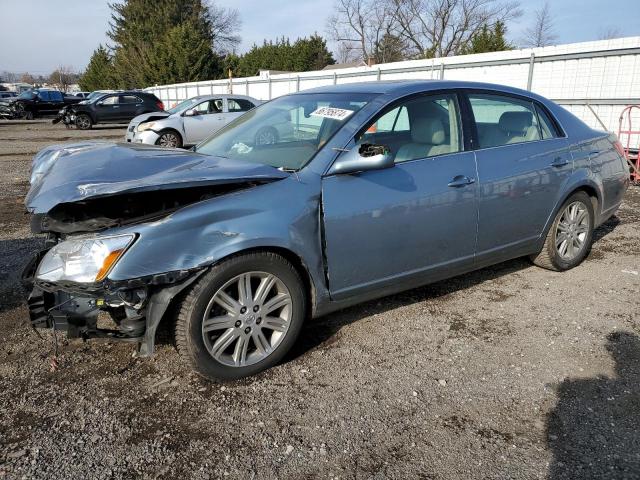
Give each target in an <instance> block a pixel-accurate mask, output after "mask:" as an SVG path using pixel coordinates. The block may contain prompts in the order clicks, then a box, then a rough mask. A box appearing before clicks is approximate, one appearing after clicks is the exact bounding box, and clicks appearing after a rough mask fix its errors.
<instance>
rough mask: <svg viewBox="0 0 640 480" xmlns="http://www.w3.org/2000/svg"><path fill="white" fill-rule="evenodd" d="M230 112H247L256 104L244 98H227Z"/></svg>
mask: <svg viewBox="0 0 640 480" xmlns="http://www.w3.org/2000/svg"><path fill="white" fill-rule="evenodd" d="M227 103H228V106H229V111H230V112H246V111H247V110H251V109H252V108H253V107H255V105H254V104H253V103H251V102H250V101H249V100H245V99H244V98H230V99H228V100H227Z"/></svg>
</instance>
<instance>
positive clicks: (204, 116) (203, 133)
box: [183, 98, 224, 145]
mask: <svg viewBox="0 0 640 480" xmlns="http://www.w3.org/2000/svg"><path fill="white" fill-rule="evenodd" d="M193 110H195V113H196V114H195V115H193V116H184V117H183V118H184V133H185V139H186V141H185V142H184V143H185V144H187V145H195V144H197V143H200V142H201V141H202V140H204V139H205V138H207V137H208V136H209V135H211V134H212V133H213V132H215V131H216V130H219V129H220V128H222V127H223V126H224V113H223V102H222V99H221V98H218V99H214V100H206V101H204V102H201V103H199V104H198V105H196V106H195V107H193Z"/></svg>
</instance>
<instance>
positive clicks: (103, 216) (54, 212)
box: [23, 143, 287, 356]
mask: <svg viewBox="0 0 640 480" xmlns="http://www.w3.org/2000/svg"><path fill="white" fill-rule="evenodd" d="M286 176H287V174H286V173H284V172H281V171H279V170H277V169H273V168H271V167H266V166H259V165H254V164H248V165H245V164H242V163H239V162H227V161H225V159H218V158H216V157H207V156H204V155H198V154H195V153H193V152H181V151H167V150H162V149H156V148H145V147H142V148H140V147H132V146H128V145H114V144H105V143H97V144H92V145H89V144H82V145H75V146H74V145H72V146H64V147H60V148H55V147H54V148H50V149H48V150H46V151H43V152H41V153H39V154H38V155H37V156H36V158H35V159H34V163H33V168H32V176H31V189H30V191H29V194H28V195H27V200H26V204H27V208H28V210H29V211H30V212H31V213H32V214H33V216H32V221H31V228H32V231H33V232H34V233H36V234H46V235H47V239H46V241H45V249H44V250H43V251H41V252H39V253H38V254H37V255H35V256H34V258H33V259H32V260H31V261H30V262H29V264H28V265H27V266H26V268H25V270H24V272H23V283H24V285H25V287H26V288H27V289H28V290H29V291H30V294H29V298H28V306H29V314H30V319H31V323H32V325H33V326H34V327H36V328H55V329H56V330H61V331H65V332H67V334H68V336H69V337H71V338H83V339H90V338H109V339H112V340H120V341H128V342H138V343H139V344H140V347H139V353H140V355H142V356H146V355H150V354H152V353H153V349H154V343H155V334H156V329H157V327H158V325H159V323H160V321H161V319H162V317H163V316H164V314H165V313H166V312H167V309H168V307H169V305H170V304H171V302H172V300H173V299H174V298H175V297H176V296H177V295H178V294H179V293H180V292H182V291H183V290H184V289H185V288H187V287H188V286H189V285H191V284H192V283H193V282H194V281H196V280H197V279H198V278H199V277H200V276H201V275H202V274H204V273H205V272H206V271H207V269H208V268H209V266H210V265H211V263H212V261H213V258H212V257H205V256H204V255H199V256H196V255H191V254H190V249H189V246H188V245H185V244H184V242H180V241H177V242H176V243H175V244H172V242H169V246H168V247H167V246H165V247H163V250H162V252H163V255H164V258H162V259H160V258H158V256H157V255H155V254H153V255H152V257H153V258H154V259H156V260H157V261H155V262H154V261H148V260H145V261H144V262H142V261H141V260H140V258H141V256H143V255H144V254H145V253H146V252H145V251H147V252H148V251H152V250H153V248H152V247H154V246H157V245H158V243H161V242H166V241H167V237H169V236H171V235H172V233H167V229H166V224H167V223H168V221H169V220H170V217H171V216H172V215H174V214H176V213H177V212H180V211H181V210H182V209H184V208H185V207H189V206H193V205H197V204H201V203H202V202H206V201H208V200H211V199H214V198H217V197H221V196H225V195H228V194H230V193H233V192H238V191H241V190H246V189H251V188H253V187H256V186H258V185H262V184H265V183H269V182H273V181H276V180H280V179H283V178H285V177H286ZM159 227H162V228H159ZM175 228H176V229H178V230H180V229H181V228H186V227H184V226H180V225H179V222H177V224H176V226H175ZM158 231H159V232H161V233H157V232H158ZM154 235H158V236H154ZM172 247H173V248H172ZM141 252H142V253H141ZM172 255H173V256H175V257H177V258H178V260H175V259H170V258H169V257H171V256H172ZM141 265H142V266H141ZM116 267H120V272H122V271H128V272H129V273H123V274H121V275H117V274H114V269H115V268H116ZM127 267H130V268H127ZM143 267H144V268H143ZM131 272H136V273H131ZM101 312H102V313H103V314H108V317H110V320H111V322H110V323H111V326H105V324H108V323H109V322H108V321H106V319H104V316H105V315H102V316H101V315H100V314H101Z"/></svg>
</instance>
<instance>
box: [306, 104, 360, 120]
mask: <svg viewBox="0 0 640 480" xmlns="http://www.w3.org/2000/svg"><path fill="white" fill-rule="evenodd" d="M352 113H353V110H346V109H344V108H334V107H320V108H318V109H316V110H315V111H313V112H311V116H312V117H323V118H332V119H334V120H344V119H345V118H349V115H351V114H352Z"/></svg>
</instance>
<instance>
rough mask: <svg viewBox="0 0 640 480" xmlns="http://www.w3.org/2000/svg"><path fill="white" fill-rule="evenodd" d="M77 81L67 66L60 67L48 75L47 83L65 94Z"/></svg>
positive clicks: (71, 69) (70, 68)
mask: <svg viewBox="0 0 640 480" xmlns="http://www.w3.org/2000/svg"><path fill="white" fill-rule="evenodd" d="M76 79H77V75H76V74H75V73H74V71H73V68H72V67H70V66H68V65H61V66H59V67H58V68H56V69H55V70H54V71H53V72H51V75H49V81H48V83H50V84H51V85H54V86H55V87H56V88H57V89H58V90H60V91H61V92H64V93H67V92H68V91H69V87H70V86H71V84H73V83H74V82H75V81H76Z"/></svg>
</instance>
